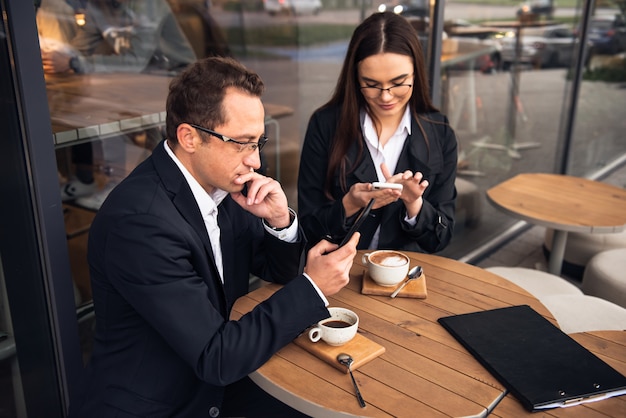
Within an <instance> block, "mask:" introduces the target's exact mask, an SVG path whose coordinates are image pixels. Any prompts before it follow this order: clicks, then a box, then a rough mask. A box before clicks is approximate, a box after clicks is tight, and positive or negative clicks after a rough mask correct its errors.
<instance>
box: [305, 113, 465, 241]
mask: <svg viewBox="0 0 626 418" xmlns="http://www.w3.org/2000/svg"><path fill="white" fill-rule="evenodd" d="M338 118H339V109H338V108H336V107H327V108H325V109H322V110H318V111H316V112H315V113H314V114H313V115H312V117H311V119H310V121H309V125H308V128H307V132H306V136H305V138H304V145H303V148H302V155H301V158H300V173H299V175H298V213H299V215H300V222H301V225H302V228H303V229H304V232H305V234H306V236H307V239H308V240H309V243H310V244H315V243H316V242H318V241H319V240H320V239H322V238H324V237H325V236H330V237H333V238H339V237H341V236H343V235H345V233H346V232H347V230H348V228H349V226H350V224H351V222H353V219H346V216H345V212H344V209H343V205H342V203H341V199H342V197H343V196H344V195H345V193H344V191H343V190H342V189H341V185H340V182H339V173H338V172H336V173H335V175H334V178H333V184H332V199H328V197H326V195H325V194H324V182H325V179H326V170H327V168H328V157H329V154H330V148H331V145H332V138H333V137H334V135H335V131H336V127H337V121H338ZM420 123H421V125H422V126H423V128H424V131H425V133H426V135H427V136H428V144H427V141H426V139H425V138H424V135H423V133H422V130H421V129H420V128H419V126H418V124H417V121H416V120H415V119H413V120H412V122H411V132H412V133H411V135H409V136H408V138H407V140H406V142H405V144H404V148H403V149H402V152H401V154H400V158H399V160H398V164H397V167H396V173H400V172H403V171H405V170H411V171H413V172H415V171H420V172H422V173H423V174H424V178H425V179H426V180H428V182H429V184H430V185H429V186H428V188H427V189H426V192H425V193H424V205H423V207H422V210H421V212H420V214H419V215H418V217H417V223H416V225H414V226H411V225H409V224H408V223H406V222H404V218H405V216H406V209H405V207H404V203H403V202H402V201H400V200H398V201H397V202H394V203H392V204H390V205H387V206H385V207H383V208H380V209H377V210H375V211H372V212H371V213H370V217H369V218H368V219H367V220H366V221H365V223H364V224H363V226H362V228H361V240H360V242H359V248H368V246H369V243H370V242H371V240H372V237H373V236H374V232H375V231H376V228H377V227H378V225H381V231H380V236H379V243H378V248H379V249H398V250H408V251H418V252H428V253H434V252H437V251H441V250H443V249H444V248H445V247H446V245H448V243H449V242H450V239H451V238H452V232H453V228H454V209H455V201H456V189H455V187H454V180H455V178H456V166H457V141H456V136H455V134H454V131H453V130H452V128H450V126H449V124H448V119H447V118H446V117H445V116H444V115H443V114H441V113H429V114H426V115H424V118H423V119H420ZM361 144H362V145H363V151H362V153H361V155H360V156H359V149H358V144H357V143H355V144H353V145H352V146H351V147H350V148H349V150H348V153H347V160H348V167H355V168H354V170H353V171H351V172H349V173H348V175H347V181H346V183H347V189H349V188H350V186H352V185H353V184H355V183H371V182H374V181H378V178H377V175H376V168H375V167H374V161H373V160H372V157H371V155H370V153H369V151H368V149H367V146H366V145H365V143H364V142H363V140H362V139H361ZM394 174H395V173H394Z"/></svg>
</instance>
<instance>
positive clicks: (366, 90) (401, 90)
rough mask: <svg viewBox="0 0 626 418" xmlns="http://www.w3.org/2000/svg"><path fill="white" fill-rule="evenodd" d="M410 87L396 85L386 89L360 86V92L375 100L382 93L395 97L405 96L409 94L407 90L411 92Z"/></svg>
mask: <svg viewBox="0 0 626 418" xmlns="http://www.w3.org/2000/svg"><path fill="white" fill-rule="evenodd" d="M411 87H413V84H396V85H394V86H391V87H387V88H382V87H375V86H361V92H362V93H363V96H365V97H367V98H369V99H376V98H378V97H380V96H381V95H382V94H383V91H386V92H387V93H389V94H391V95H392V96H395V97H402V96H405V95H406V94H407V93H408V92H409V90H411Z"/></svg>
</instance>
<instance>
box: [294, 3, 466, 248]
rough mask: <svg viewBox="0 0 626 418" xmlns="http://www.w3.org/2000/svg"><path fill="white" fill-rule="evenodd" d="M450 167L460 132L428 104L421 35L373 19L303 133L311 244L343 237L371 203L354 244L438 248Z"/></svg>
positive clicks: (450, 221) (446, 224) (390, 18)
mask: <svg viewBox="0 0 626 418" xmlns="http://www.w3.org/2000/svg"><path fill="white" fill-rule="evenodd" d="M456 166H457V141H456V136H455V134H454V131H453V130H452V128H451V127H450V125H449V123H448V119H447V117H446V116H445V115H443V114H441V113H440V112H439V110H438V109H436V108H435V107H434V106H433V104H432V103H431V101H430V92H429V87H428V82H427V75H426V71H425V65H424V57H423V53H422V48H421V45H420V41H419V39H418V36H417V32H416V31H415V30H414V29H413V27H412V26H411V25H410V23H409V22H408V21H407V20H406V19H405V18H404V17H401V16H399V15H396V14H395V13H391V12H384V13H374V14H372V15H371V16H370V17H368V18H367V19H366V20H365V21H363V22H362V23H361V24H360V25H359V26H358V27H357V28H356V29H355V31H354V33H353V35H352V39H351V40H350V44H349V46H348V51H347V53H346V57H345V60H344V63H343V67H342V69H341V73H340V75H339V79H338V80H337V85H336V87H335V91H334V93H333V96H332V97H331V99H330V100H329V101H328V102H327V103H326V104H324V105H323V106H321V107H320V108H319V109H317V110H316V111H315V112H314V113H313V115H312V116H311V118H310V120H309V124H308V127H307V131H306V135H305V139H304V145H303V149H302V155H301V160H300V172H299V177H298V211H299V215H300V221H301V225H302V227H303V228H304V231H305V233H306V235H307V238H308V240H309V243H310V245H313V244H315V243H316V242H318V241H319V240H320V239H322V238H325V237H331V238H332V239H335V240H341V238H342V237H343V236H344V235H345V234H346V232H347V231H348V230H349V229H350V226H351V225H352V223H353V222H354V220H355V219H356V217H357V216H358V214H359V213H360V212H361V211H362V210H363V208H364V207H365V206H366V205H367V203H368V202H369V201H370V200H371V199H375V204H374V206H373V209H372V211H371V212H370V214H369V216H368V218H367V220H366V221H365V222H364V223H363V225H362V226H361V228H360V232H361V240H360V244H359V248H369V249H385V248H393V249H399V250H408V251H418V252H427V253H434V252H438V251H441V250H442V249H444V248H445V247H446V245H448V243H449V242H450V239H451V237H452V231H453V227H454V208H455V200H456V190H455V187H454V181H455V177H456ZM372 183H383V184H377V185H376V187H374V185H373V184H372ZM385 183H391V184H393V185H395V186H391V187H389V186H386V185H385ZM397 185H401V186H402V187H401V188H399V187H397Z"/></svg>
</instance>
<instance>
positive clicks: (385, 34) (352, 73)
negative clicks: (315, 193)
mask: <svg viewBox="0 0 626 418" xmlns="http://www.w3.org/2000/svg"><path fill="white" fill-rule="evenodd" d="M386 52H389V53H394V54H400V55H406V56H408V57H411V60H412V61H413V68H414V73H415V74H414V82H413V91H412V93H411V98H410V100H409V103H410V106H411V111H412V112H413V116H414V117H415V119H416V120H417V115H419V114H422V113H428V112H433V111H437V109H436V108H435V106H434V105H433V104H432V103H431V101H430V91H429V87H428V79H427V77H426V69H425V64H424V54H423V52H422V46H421V44H420V40H419V38H418V36H417V31H416V30H415V29H414V28H413V26H411V24H410V23H409V21H408V20H406V18H404V17H402V16H399V15H397V14H395V13H392V12H383V13H374V14H372V15H371V16H369V17H368V18H367V19H365V20H364V21H363V22H362V23H361V24H360V25H359V26H358V27H357V28H356V29H355V30H354V33H353V34H352V39H351V40H350V44H349V46H348V52H347V53H346V57H345V60H344V62H343V67H342V69H341V73H340V75H339V79H338V80H337V85H336V86H335V91H334V93H333V96H332V97H331V99H330V100H329V101H328V102H327V103H326V104H325V105H323V106H322V108H324V107H328V106H339V107H340V112H341V114H340V117H339V122H338V126H337V130H336V132H335V137H334V138H333V141H332V145H331V150H330V155H329V160H328V171H327V172H326V182H325V186H324V189H325V191H326V195H327V196H328V197H329V198H331V199H332V197H331V191H332V186H333V185H332V182H333V177H334V174H335V172H336V171H337V169H339V172H340V176H339V177H340V182H341V187H342V189H344V192H346V191H347V190H346V189H347V186H346V174H347V173H348V172H349V170H351V169H352V168H353V167H347V161H346V153H347V152H348V149H349V148H350V146H351V145H352V144H353V143H354V142H357V143H358V145H359V155H362V153H363V141H362V140H361V138H362V133H361V126H360V118H359V112H360V109H362V108H365V109H367V102H366V101H365V98H364V97H363V95H362V93H361V89H360V85H359V81H358V68H357V66H358V63H359V62H361V61H363V60H364V59H365V58H367V57H369V56H372V55H376V54H381V53H386Z"/></svg>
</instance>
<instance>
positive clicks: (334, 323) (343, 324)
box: [323, 321, 352, 328]
mask: <svg viewBox="0 0 626 418" xmlns="http://www.w3.org/2000/svg"><path fill="white" fill-rule="evenodd" d="M323 325H324V326H325V327H329V328H348V327H349V326H352V324H350V323H348V322H346V321H328V322H324V324H323Z"/></svg>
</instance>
